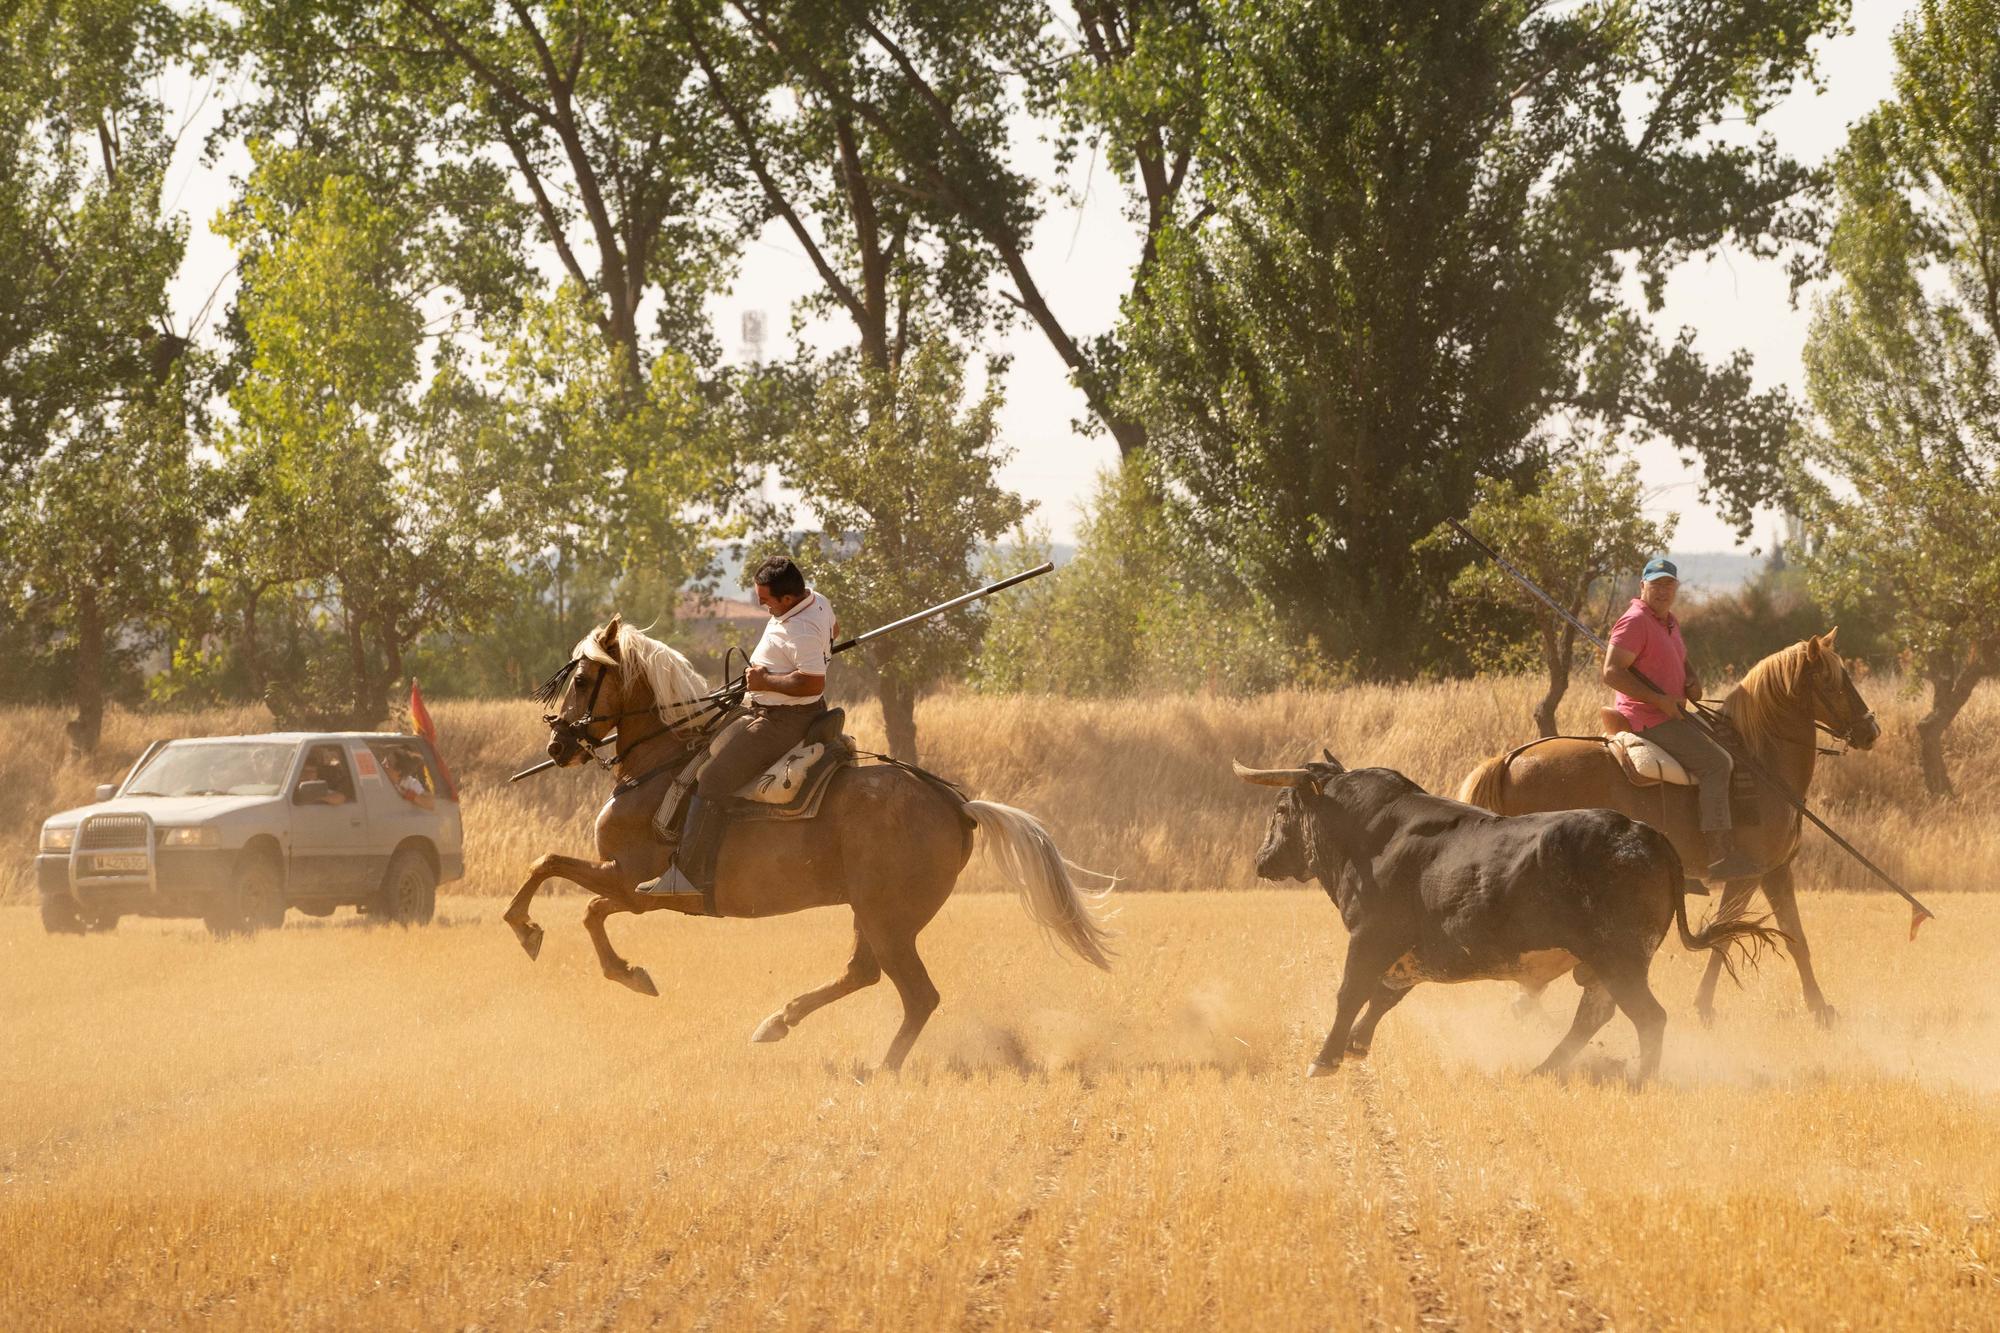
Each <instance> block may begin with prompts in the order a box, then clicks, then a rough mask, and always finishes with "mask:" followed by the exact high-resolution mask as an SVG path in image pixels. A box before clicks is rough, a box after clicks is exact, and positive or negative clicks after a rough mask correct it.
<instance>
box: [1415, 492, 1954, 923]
mask: <svg viewBox="0 0 2000 1333" xmlns="http://www.w3.org/2000/svg"><path fill="white" fill-rule="evenodd" d="M1445 522H1446V523H1447V524H1449V525H1450V527H1451V530H1452V531H1453V532H1456V533H1457V534H1458V535H1459V536H1461V537H1463V538H1465V540H1466V541H1468V542H1470V543H1471V544H1472V545H1473V547H1474V548H1476V549H1477V550H1479V551H1480V552H1481V553H1483V554H1484V555H1485V556H1486V557H1487V559H1489V560H1491V561H1492V562H1493V563H1494V564H1496V565H1498V566H1500V568H1502V569H1504V570H1506V571H1507V573H1509V574H1510V575H1512V576H1513V578H1514V581H1515V582H1516V583H1518V584H1520V585H1521V586H1522V587H1523V588H1526V589H1527V590H1528V591H1529V592H1530V593H1532V594H1533V595H1534V596H1535V598H1536V599H1537V600H1538V601H1540V602H1541V603H1542V604H1543V605H1544V606H1546V607H1548V608H1549V610H1551V611H1553V612H1555V613H1556V614H1557V615H1558V616H1561V617H1562V618H1563V620H1565V621H1567V622H1568V623H1569V625H1570V627H1571V628H1573V629H1575V630H1576V632H1577V633H1578V634H1581V635H1582V636H1583V637H1584V639H1585V640H1586V641H1588V642H1589V643H1592V644H1595V645H1596V646H1597V650H1598V651H1599V652H1604V651H1606V650H1607V648H1608V647H1609V645H1607V644H1606V643H1605V642H1604V640H1603V639H1602V638H1600V637H1599V636H1598V635H1597V634H1596V633H1595V632H1594V631H1592V629H1591V628H1590V626H1588V625H1586V624H1584V623H1583V621H1581V620H1579V619H1577V617H1576V616H1575V615H1573V614H1571V612H1570V610H1569V608H1568V607H1566V606H1564V605H1563V604H1562V603H1560V602H1558V601H1557V600H1556V599H1555V598H1553V597H1551V596H1549V595H1548V594H1547V593H1545V592H1543V591H1542V590H1541V588H1540V587H1538V586H1537V585H1536V583H1535V581H1534V580H1533V579H1531V578H1529V577H1528V576H1527V575H1526V574H1524V573H1522V572H1521V571H1520V570H1519V569H1517V568H1515V566H1514V563H1513V562H1512V561H1511V560H1509V559H1507V557H1506V556H1504V555H1501V554H1500V553H1499V552H1498V551H1496V550H1494V549H1493V548H1492V547H1491V546H1488V545H1487V544H1486V543H1485V542H1483V541H1481V540H1480V539H1479V538H1478V537H1477V536H1476V535H1474V534H1473V532H1472V530H1471V529H1469V528H1467V527H1466V526H1465V525H1464V524H1463V523H1461V522H1459V521H1458V520H1457V519H1455V518H1448V519H1446V520H1445ZM1627 669H1628V670H1631V672H1632V677H1633V679H1635V680H1637V681H1638V682H1639V683H1640V684H1641V685H1644V686H1645V687H1646V688H1647V689H1649V690H1655V691H1660V687H1659V686H1657V685H1655V684H1654V683H1653V682H1652V681H1650V680H1647V679H1646V677H1645V676H1644V675H1643V674H1641V673H1640V672H1639V671H1638V670H1637V669H1636V668H1627ZM1660 692H1661V693H1664V691H1660ZM1688 705H1689V706H1690V707H1691V708H1693V709H1694V711H1695V713H1696V715H1697V718H1698V725H1700V726H1701V728H1702V729H1703V730H1704V731H1706V732H1708V734H1709V736H1710V737H1711V738H1713V739H1714V740H1715V741H1716V743H1717V744H1718V745H1719V744H1721V743H1722V741H1721V737H1720V736H1717V735H1716V728H1715V726H1714V725H1713V724H1714V723H1715V721H1716V720H1717V714H1716V712H1715V710H1714V709H1712V708H1710V707H1709V706H1708V705H1707V704H1704V703H1702V702H1701V701H1700V700H1699V699H1690V700H1688ZM1732 753H1734V752H1732ZM1736 758H1737V760H1738V761H1739V762H1741V763H1742V764H1743V766H1744V767H1745V768H1747V769H1749V770H1750V772H1751V773H1752V774H1753V775H1754V776H1756V777H1757V778H1758V779H1759V780H1760V781H1762V782H1763V783H1764V785H1765V786H1767V787H1769V788H1770V789H1771V790H1772V791H1774V792H1776V793H1777V794H1778V796H1779V797H1780V798H1782V799H1783V800H1784V802H1785V803H1786V804H1787V805H1789V806H1791V807H1792V809H1794V810H1796V811H1798V813H1799V814H1800V815H1801V816H1802V817H1803V818H1805V819H1808V820H1810V821H1811V822H1812V825H1813V827H1815V828H1817V829H1818V830H1819V831H1820V832H1822V833H1824V834H1826V836H1827V837H1829V838H1832V839H1833V842H1834V845H1835V846H1836V847H1838V848H1840V850H1842V851H1844V852H1846V853H1847V854H1848V855H1849V856H1851V857H1853V858H1854V859H1855V860H1856V861H1859V862H1860V863H1861V864H1862V866H1864V867H1865V868H1866V869H1867V870H1868V871H1869V873H1871V874H1872V875H1874V876H1875V878H1877V879H1879V880H1881V881H1882V882H1883V883H1884V884H1886V885H1888V886H1889V887H1890V888H1892V889H1894V890H1895V891H1896V892H1897V893H1898V894H1900V895H1901V896H1902V898H1903V901H1904V902H1907V903H1908V904H1909V905H1910V938H1911V939H1913V940H1914V939H1915V938H1916V937H1917V927H1918V926H1921V925H1923V924H1924V922H1926V921H1929V920H1931V919H1932V918H1933V917H1935V916H1936V915H1937V913H1936V912H1933V911H1931V909H1930V908H1928V907H1925V906H1924V905H1923V904H1922V903H1920V902H1918V901H1917V899H1916V895H1914V894H1912V893H1911V892H1910V891H1909V890H1908V889H1906V888H1904V887H1903V886H1902V885H1901V884H1898V883H1897V882H1896V877H1895V876H1894V875H1891V874H1890V873H1889V872H1888V871H1886V870H1884V869H1883V868H1882V867H1881V866H1878V865H1876V864H1875V863H1874V862H1873V861H1871V860H1869V859H1868V857H1867V856H1865V855H1864V854H1863V853H1862V851H1861V849H1860V848H1858V847H1856V846H1855V845H1854V844H1853V843H1851V842H1849V841H1848V840H1847V839H1846V838H1843V837H1841V836H1840V834H1839V833H1837V832H1835V831H1834V828H1833V826H1832V825H1831V824H1829V823H1827V822H1826V821H1825V820H1824V819H1821V818H1820V817H1819V816H1818V815H1816V814H1814V813H1813V812H1812V809H1811V807H1809V806H1808V805H1807V804H1806V802H1805V798H1804V797H1803V796H1801V795H1799V794H1798V793H1797V792H1795V791H1793V790H1792V788H1791V784H1790V783H1787V782H1786V781H1785V780H1784V779H1783V778H1781V777H1779V776H1778V775H1777V774H1775V773H1773V772H1772V771H1771V770H1770V769H1768V768H1766V767H1765V766H1764V765H1763V764H1762V763H1761V762H1760V761H1759V760H1758V759H1757V757H1756V756H1755V755H1753V754H1750V753H1748V752H1747V751H1745V752H1743V753H1741V754H1737V755H1736Z"/></svg>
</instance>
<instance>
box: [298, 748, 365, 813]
mask: <svg viewBox="0 0 2000 1333" xmlns="http://www.w3.org/2000/svg"><path fill="white" fill-rule="evenodd" d="M308 782H324V783H325V784H326V791H325V792H324V793H323V794H322V795H319V796H312V797H301V798H299V799H300V802H301V804H306V805H346V804H347V803H348V802H350V801H352V800H353V799H354V779H353V778H352V777H350V776H349V775H348V772H347V760H346V759H344V758H342V757H341V753H340V747H339V746H338V745H315V746H314V747H313V748H312V751H311V753H309V754H308V755H306V762H305V767H304V768H302V769H300V770H299V784H300V785H301V786H304V785H305V784H306V783H308Z"/></svg>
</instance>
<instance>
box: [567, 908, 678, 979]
mask: <svg viewBox="0 0 2000 1333" xmlns="http://www.w3.org/2000/svg"><path fill="white" fill-rule="evenodd" d="M641 910H643V909H642V908H641V907H639V906H638V904H636V903H635V902H634V901H633V899H632V896H631V895H629V894H626V893H619V894H616V895H614V896H608V897H603V898H599V899H597V900H596V901H594V902H592V903H591V904H590V906H589V907H587V908H585V909H584V913H583V928H584V929H585V930H587V931H589V932H590V943H591V947H593V948H595V949H596V950H597V963H598V966H600V967H602V968H603V969H604V975H605V976H606V977H608V978H609V979H610V980H612V981H615V982H617V983H618V984H619V985H621V986H630V987H631V988H632V989H633V990H635V991H638V992H639V994H641V995H653V996H657V995H658V994H659V993H660V988H659V987H658V986H655V985H654V984H653V978H652V975H651V974H650V973H648V972H647V971H646V969H645V968H643V967H634V966H632V965H631V964H630V963H628V962H626V961H625V960H624V959H623V958H621V957H619V956H618V951H617V950H616V949H614V948H612V947H611V937H610V936H609V935H607V934H605V933H604V918H606V917H608V916H611V915H613V914H614V913H618V912H637V911H641Z"/></svg>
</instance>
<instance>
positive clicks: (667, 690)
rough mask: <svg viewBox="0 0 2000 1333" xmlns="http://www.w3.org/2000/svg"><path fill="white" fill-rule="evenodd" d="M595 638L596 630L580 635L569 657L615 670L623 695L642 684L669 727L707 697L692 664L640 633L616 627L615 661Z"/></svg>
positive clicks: (635, 630)
mask: <svg viewBox="0 0 2000 1333" xmlns="http://www.w3.org/2000/svg"><path fill="white" fill-rule="evenodd" d="M597 635H598V631H597V630H592V631H591V632H590V633H588V634H586V635H584V636H583V637H582V638H581V639H579V640H578V641H577V645H576V648H575V650H574V651H573V652H572V653H571V654H570V656H571V657H573V658H578V659H584V658H587V659H589V660H590V661H592V662H599V663H602V664H604V665H605V666H615V667H617V668H618V669H619V673H620V675H619V688H620V689H621V690H623V691H626V692H629V691H630V690H631V689H632V687H633V686H635V685H638V684H640V683H642V682H643V683H644V684H645V686H646V688H648V689H649V690H651V691H652V692H653V701H654V702H655V703H656V704H657V705H658V706H659V711H660V720H661V721H662V722H666V723H668V724H670V725H671V724H677V723H679V722H682V721H685V720H686V716H687V712H688V707H689V705H691V704H692V703H693V702H694V701H695V700H696V699H698V698H700V697H701V696H702V695H704V694H706V693H708V681H707V680H706V679H705V678H704V677H703V676H702V674H701V673H700V672H699V671H696V670H695V669H694V664H693V663H692V662H689V661H688V660H687V658H685V657H683V656H681V654H680V652H679V651H678V650H676V649H675V648H673V647H672V646H670V645H668V644H664V643H661V642H660V641H659V640H658V639H655V638H653V637H651V636H650V635H648V634H647V633H646V632H645V631H644V630H641V629H637V628H635V627H633V626H631V625H625V624H621V625H619V627H618V653H617V655H616V656H615V657H614V656H613V655H612V654H611V653H609V652H607V651H605V648H604V645H603V644H601V643H599V642H598V641H597Z"/></svg>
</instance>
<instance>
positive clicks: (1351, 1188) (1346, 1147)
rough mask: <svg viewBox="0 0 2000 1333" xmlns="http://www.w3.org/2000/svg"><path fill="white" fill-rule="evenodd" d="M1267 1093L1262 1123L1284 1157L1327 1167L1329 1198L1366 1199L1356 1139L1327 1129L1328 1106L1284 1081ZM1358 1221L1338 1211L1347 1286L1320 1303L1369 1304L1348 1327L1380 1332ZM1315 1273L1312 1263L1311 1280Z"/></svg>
mask: <svg viewBox="0 0 2000 1333" xmlns="http://www.w3.org/2000/svg"><path fill="white" fill-rule="evenodd" d="M1263 1091H1264V1092H1265V1094H1266V1096H1267V1097H1268V1098H1269V1100H1268V1101H1266V1102H1265V1103H1264V1104H1263V1106H1262V1111H1263V1121H1262V1123H1264V1124H1265V1125H1268V1126H1272V1127H1273V1129H1274V1132H1273V1133H1272V1135H1271V1138H1272V1140H1273V1141H1274V1142H1275V1143H1276V1144H1277V1145H1278V1146H1279V1149H1280V1151H1281V1153H1282V1156H1283V1157H1284V1158H1285V1159H1286V1160H1288V1161H1290V1162H1292V1163H1295V1164H1299V1165H1303V1164H1305V1163H1311V1162H1324V1163H1326V1164H1327V1165H1329V1166H1330V1167H1331V1168H1332V1170H1333V1171H1334V1172H1335V1174H1336V1175H1337V1177H1338V1183H1337V1185H1336V1187H1335V1188H1334V1189H1332V1190H1331V1191H1328V1193H1330V1194H1331V1195H1333V1196H1334V1197H1337V1198H1343V1199H1352V1198H1359V1197H1361V1196H1362V1194H1363V1190H1362V1187H1361V1172H1360V1163H1359V1161H1358V1160H1357V1157H1356V1154H1355V1151H1354V1139H1353V1137H1352V1136H1351V1135H1349V1134H1346V1133H1344V1132H1341V1130H1340V1128H1339V1127H1336V1126H1333V1125H1330V1124H1328V1123H1327V1121H1326V1119H1325V1118H1324V1117H1325V1105H1324V1104H1321V1103H1315V1102H1314V1101H1313V1100H1311V1099H1309V1098H1305V1097H1301V1096H1300V1095H1299V1094H1298V1088H1297V1086H1296V1085H1295V1084H1293V1083H1291V1082H1290V1081H1288V1080H1284V1079H1280V1078H1272V1079H1271V1080H1269V1081H1268V1082H1267V1083H1266V1084H1265V1086H1264V1089H1263ZM1359 1218H1360V1212H1359V1210H1357V1209H1351V1208H1342V1209H1337V1210H1336V1211H1335V1213H1334V1221H1335V1224H1336V1225H1338V1226H1339V1227H1340V1229H1341V1238H1340V1245H1339V1248H1340V1256H1341V1259H1342V1261H1343V1262H1344V1264H1345V1266H1346V1285H1345V1286H1344V1287H1342V1288H1340V1289H1339V1290H1338V1291H1321V1292H1319V1297H1320V1299H1321V1300H1322V1301H1323V1302H1324V1301H1339V1300H1349V1301H1355V1302H1357V1303H1358V1302H1366V1308H1365V1309H1357V1310H1356V1311H1354V1312H1353V1314H1352V1318H1351V1319H1350V1320H1349V1325H1350V1326H1352V1327H1363V1326H1366V1327H1371V1328H1379V1327H1383V1326H1385V1324H1386V1322H1387V1321H1385V1320H1384V1319H1383V1318H1382V1312H1381V1309H1380V1305H1379V1303H1378V1302H1376V1301H1374V1300H1373V1299H1372V1298H1371V1297H1370V1296H1369V1294H1368V1293H1369V1292H1370V1291H1371V1287H1372V1284H1371V1283H1370V1281H1369V1278H1370V1276H1371V1274H1372V1273H1373V1272H1374V1265H1373V1264H1372V1263H1371V1262H1370V1261H1369V1256H1368V1254H1367V1252H1366V1250H1365V1248H1364V1246H1363V1244H1362V1236H1361V1228H1360V1222H1359ZM1316 1251H1317V1247H1315V1252H1316ZM1310 1271H1311V1270H1310V1261H1309V1263H1308V1276H1310Z"/></svg>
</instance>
